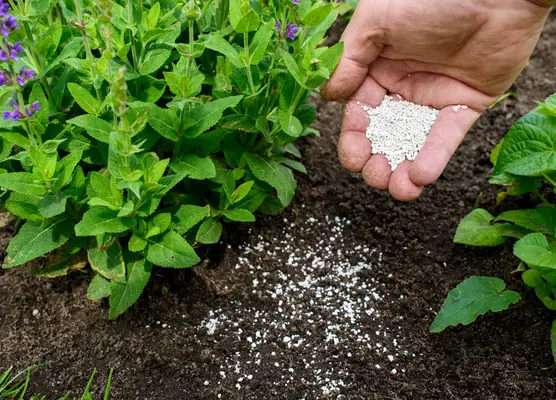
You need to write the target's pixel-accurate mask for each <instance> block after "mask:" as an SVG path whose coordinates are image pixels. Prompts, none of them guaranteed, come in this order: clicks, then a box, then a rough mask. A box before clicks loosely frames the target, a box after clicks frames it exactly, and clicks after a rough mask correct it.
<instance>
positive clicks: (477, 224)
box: [454, 208, 511, 247]
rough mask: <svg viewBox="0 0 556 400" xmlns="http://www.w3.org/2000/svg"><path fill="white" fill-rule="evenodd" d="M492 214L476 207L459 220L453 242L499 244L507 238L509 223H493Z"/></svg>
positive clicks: (484, 244)
mask: <svg viewBox="0 0 556 400" xmlns="http://www.w3.org/2000/svg"><path fill="white" fill-rule="evenodd" d="M494 219H495V217H494V215H492V214H490V213H489V212H488V211H486V210H483V209H481V208H478V209H476V210H473V211H472V212H471V213H470V214H469V215H467V216H466V217H465V218H463V219H462V220H461V222H460V223H459V225H458V229H457V231H456V235H455V237H454V243H459V244H467V245H471V246H486V247H489V246H499V245H501V244H502V243H504V242H505V241H506V240H508V235H506V233H507V232H508V229H509V228H511V225H510V224H494V223H492V222H493V221H494Z"/></svg>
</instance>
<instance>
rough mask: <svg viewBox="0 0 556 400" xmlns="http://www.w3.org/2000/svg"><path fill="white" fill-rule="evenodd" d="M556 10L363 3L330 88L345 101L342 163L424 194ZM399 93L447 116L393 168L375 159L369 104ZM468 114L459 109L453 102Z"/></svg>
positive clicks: (418, 1)
mask: <svg viewBox="0 0 556 400" xmlns="http://www.w3.org/2000/svg"><path fill="white" fill-rule="evenodd" d="M548 13H549V8H548V7H544V6H541V5H538V4H536V3H533V2H532V1H529V0H504V1H500V0H361V1H360V3H359V6H358V8H357V10H356V12H355V14H354V16H353V19H352V20H351V22H350V24H349V25H348V27H347V28H346V31H345V32H344V35H343V36H342V40H343V41H344V44H345V51H344V55H343V57H342V60H341V61H340V64H339V65H338V68H337V69H336V71H335V72H334V74H333V76H332V78H331V79H330V81H329V82H328V83H327V84H326V85H325V87H324V88H323V90H322V94H323V97H325V98H326V99H329V100H339V99H342V100H346V104H345V109H344V114H345V115H344V121H343V125H342V134H341V137H340V140H339V144H338V152H339V156H340V161H341V162H342V164H343V165H344V167H345V168H346V169H347V170H349V171H351V172H361V173H362V174H363V177H364V179H365V181H366V182H367V183H368V184H369V185H371V186H373V187H375V188H377V189H383V190H385V189H389V190H390V192H391V194H392V195H393V196H394V197H395V198H397V199H399V200H413V199H415V198H417V197H418V196H419V195H420V194H421V192H422V190H423V186H426V185H429V184H431V183H433V182H434V181H435V180H436V179H438V177H439V176H440V175H441V173H442V171H443V170H444V168H445V167H446V165H447V164H448V161H449V160H450V158H451V157H452V155H453V154H454V152H455V151H456V149H457V147H458V146H459V144H460V143H461V141H462V139H463V137H464V136H465V134H466V133H467V132H468V131H469V129H470V128H471V126H472V125H473V124H474V123H475V122H476V120H477V119H478V118H479V116H480V114H481V112H483V111H484V110H485V109H486V108H488V106H489V105H491V104H492V103H493V102H494V101H495V100H496V99H497V98H498V97H499V96H500V95H502V94H503V93H504V92H505V91H506V90H507V89H508V88H509V87H510V86H511V84H512V83H513V82H514V81H515V79H516V78H517V76H518V75H519V74H520V73H521V71H522V70H523V68H524V67H525V66H526V64H527V62H528V60H529V57H530V56H531V53H532V52H533V50H534V48H535V45H536V43H537V41H538V39H539V36H540V33H541V30H542V27H543V25H544V22H545V20H546V17H547V16H548ZM387 93H395V94H399V95H401V96H402V97H404V98H405V99H406V100H409V101H412V102H414V103H418V104H423V105H427V106H431V107H434V108H437V109H439V110H441V112H440V115H439V117H438V119H437V121H436V123H435V124H434V126H433V128H432V130H431V132H430V134H429V136H428V138H427V141H426V143H425V146H424V147H423V149H422V150H421V152H420V153H419V155H418V156H417V158H416V159H415V161H414V162H410V161H405V162H404V163H402V164H400V165H399V166H398V168H396V170H395V171H394V172H392V171H391V168H390V166H389V164H388V161H387V160H386V157H384V156H382V155H372V144H371V142H369V140H368V139H367V138H366V137H365V130H366V127H367V126H368V123H369V122H368V120H367V118H366V114H365V112H364V111H363V110H362V109H361V107H360V106H359V105H357V103H358V102H360V103H361V104H364V105H367V106H371V107H376V106H378V105H379V104H380V103H381V101H382V99H383V98H384V95H385V94H387ZM454 105H466V106H468V107H469V108H468V109H461V110H459V111H458V112H454V110H453V108H452V106H454Z"/></svg>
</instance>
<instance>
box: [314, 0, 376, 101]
mask: <svg viewBox="0 0 556 400" xmlns="http://www.w3.org/2000/svg"><path fill="white" fill-rule="evenodd" d="M374 4H376V2H370V1H361V2H359V5H358V6H357V9H356V10H355V13H354V14H353V18H352V19H351V21H350V22H349V24H348V26H347V28H346V30H345V31H344V34H343V35H342V39H341V41H342V42H344V54H343V55H342V58H341V59H340V62H339V63H338V66H337V67H336V70H335V71H334V73H333V74H332V76H331V77H330V80H329V81H328V82H327V83H326V84H325V85H324V87H323V88H321V95H322V97H324V98H325V99H326V100H342V99H345V98H347V97H349V96H350V95H352V94H353V93H354V92H355V91H356V90H357V88H358V87H359V86H361V84H362V83H363V81H364V80H365V77H366V76H367V74H368V71H369V65H370V64H371V63H372V62H373V61H374V60H376V58H377V57H378V55H379V54H380V52H381V51H382V48H383V47H384V45H385V36H386V35H385V33H384V29H382V28H381V27H380V25H379V24H378V21H377V17H378V15H379V10H378V8H379V6H376V5H374Z"/></svg>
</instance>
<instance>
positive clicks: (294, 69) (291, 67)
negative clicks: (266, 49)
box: [280, 50, 308, 89]
mask: <svg viewBox="0 0 556 400" xmlns="http://www.w3.org/2000/svg"><path fill="white" fill-rule="evenodd" d="M280 57H281V58H282V59H283V60H284V63H285V64H286V68H287V69H288V71H289V72H290V74H291V75H292V76H293V78H294V79H295V81H296V82H297V83H298V84H299V85H300V86H301V87H302V88H305V89H308V87H307V85H306V84H305V75H304V74H303V73H302V72H301V69H300V68H299V65H297V62H296V61H295V59H294V58H293V56H292V55H291V54H290V53H288V52H287V51H285V50H280Z"/></svg>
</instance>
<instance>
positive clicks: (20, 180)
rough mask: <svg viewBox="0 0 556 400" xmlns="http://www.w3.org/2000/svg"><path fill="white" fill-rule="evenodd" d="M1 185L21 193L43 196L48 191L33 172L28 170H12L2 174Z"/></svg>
mask: <svg viewBox="0 0 556 400" xmlns="http://www.w3.org/2000/svg"><path fill="white" fill-rule="evenodd" d="M0 187H2V188H4V189H7V190H11V191H12V192H17V193H21V194H28V195H33V196H42V195H44V194H45V193H46V188H45V187H44V185H43V184H42V183H40V182H37V181H36V180H35V178H34V177H33V174H30V173H28V172H11V173H8V174H0Z"/></svg>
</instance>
